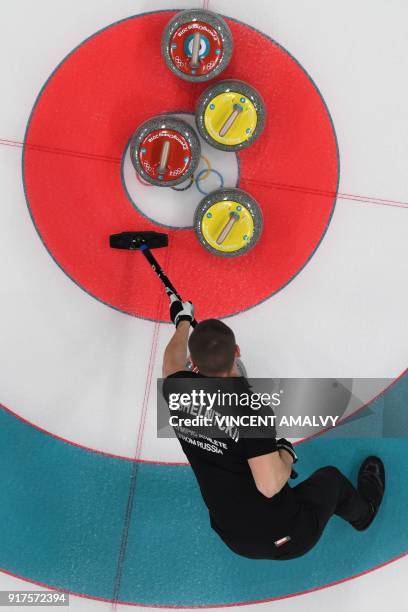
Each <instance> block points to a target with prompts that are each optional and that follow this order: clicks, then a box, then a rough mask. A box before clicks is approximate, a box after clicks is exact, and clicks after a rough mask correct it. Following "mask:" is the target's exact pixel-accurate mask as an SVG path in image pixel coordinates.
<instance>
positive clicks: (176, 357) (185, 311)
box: [162, 291, 194, 378]
mask: <svg viewBox="0 0 408 612" xmlns="http://www.w3.org/2000/svg"><path fill="white" fill-rule="evenodd" d="M168 296H169V299H170V319H171V320H172V322H173V323H174V325H175V326H176V331H175V332H174V334H173V337H172V339H171V340H170V342H169V343H168V345H167V347H166V350H165V351H164V357H163V368H162V374H163V378H167V376H170V375H171V374H174V373H175V372H180V371H181V370H185V369H186V363H187V348H188V336H189V333H190V324H191V322H192V321H193V319H194V306H193V304H192V303H191V302H182V301H181V300H179V299H178V297H177V296H176V295H175V294H174V293H171V292H170V291H168Z"/></svg>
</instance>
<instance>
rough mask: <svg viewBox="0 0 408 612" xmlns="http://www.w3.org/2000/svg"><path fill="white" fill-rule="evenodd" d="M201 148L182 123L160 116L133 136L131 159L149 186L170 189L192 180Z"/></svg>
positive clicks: (186, 124) (188, 127)
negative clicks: (190, 177)
mask: <svg viewBox="0 0 408 612" xmlns="http://www.w3.org/2000/svg"><path fill="white" fill-rule="evenodd" d="M200 154H201V145H200V141H199V139H198V136H197V134H196V132H195V131H194V129H193V128H192V127H191V126H190V125H189V124H188V123H187V122H186V121H183V120H182V119H176V118H174V117H171V116H169V115H159V116H157V117H153V118H152V119H149V120H148V121H145V122H144V123H142V125H141V126H139V127H138V129H137V130H136V132H135V133H134V134H133V136H132V140H131V143H130V157H131V160H132V163H133V166H134V168H135V170H136V172H137V173H138V174H139V175H140V176H141V177H142V178H143V179H144V180H145V181H147V182H148V183H151V184H152V185H157V186H159V187H172V186H173V185H178V184H179V183H182V182H183V181H185V180H186V179H187V178H188V177H189V176H191V175H192V174H193V173H194V172H195V170H196V169H197V166H198V164H199V161H200Z"/></svg>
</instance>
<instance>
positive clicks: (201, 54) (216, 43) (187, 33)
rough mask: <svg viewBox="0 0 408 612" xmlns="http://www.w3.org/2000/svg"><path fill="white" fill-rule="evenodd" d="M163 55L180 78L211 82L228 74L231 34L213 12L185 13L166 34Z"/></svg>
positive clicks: (163, 40)
mask: <svg viewBox="0 0 408 612" xmlns="http://www.w3.org/2000/svg"><path fill="white" fill-rule="evenodd" d="M162 53H163V57H164V60H165V62H166V64H167V66H168V67H169V68H170V70H172V71H173V72H174V73H175V74H177V76H179V77H181V78H182V79H185V80H187V81H207V80H209V79H213V78H214V77H216V76H217V75H219V74H220V73H221V72H222V71H223V70H225V68H226V67H227V65H228V63H229V61H230V59H231V55H232V35H231V31H230V29H229V27H228V25H227V24H226V22H225V21H224V19H222V17H220V16H219V15H217V14H216V13H213V12H212V11H206V10H203V9H193V10H188V11H181V12H180V13H177V15H175V16H174V17H173V19H171V20H170V22H169V23H168V24H167V26H166V29H165V30H164V33H163V38H162Z"/></svg>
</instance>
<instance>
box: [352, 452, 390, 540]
mask: <svg viewBox="0 0 408 612" xmlns="http://www.w3.org/2000/svg"><path fill="white" fill-rule="evenodd" d="M357 489H358V492H359V493H360V494H361V496H362V497H364V499H365V500H366V501H367V502H368V505H369V508H370V513H369V517H368V519H367V520H366V521H364V523H363V525H359V526H356V525H354V527H355V528H356V529H358V531H364V530H365V529H367V528H368V527H369V526H370V525H371V523H372V522H373V520H374V518H375V517H376V515H377V512H378V510H379V508H380V505H381V502H382V499H383V497H384V491H385V470H384V464H383V462H382V461H381V459H380V458H379V457H367V459H365V460H364V461H363V463H362V464H361V466H360V469H359V472H358V485H357Z"/></svg>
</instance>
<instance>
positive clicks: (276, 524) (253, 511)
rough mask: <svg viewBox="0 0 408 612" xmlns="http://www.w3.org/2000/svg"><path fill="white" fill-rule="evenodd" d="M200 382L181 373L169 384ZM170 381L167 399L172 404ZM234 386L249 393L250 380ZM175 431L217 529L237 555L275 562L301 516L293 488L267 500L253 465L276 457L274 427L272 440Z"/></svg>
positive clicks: (173, 375) (238, 379)
mask: <svg viewBox="0 0 408 612" xmlns="http://www.w3.org/2000/svg"><path fill="white" fill-rule="evenodd" d="M197 377H198V378H205V377H203V376H201V375H200V374H196V373H194V372H189V371H182V372H177V373H175V374H172V375H171V376H170V377H169V378H172V379H173V378H184V379H188V378H197ZM166 380H168V379H166ZM166 380H165V381H164V385H163V394H164V396H165V397H166V399H168V389H169V385H166ZM219 380H220V381H222V380H223V379H219ZM228 380H229V381H231V379H228ZM234 381H235V382H234V384H235V385H236V386H237V387H242V388H247V389H249V387H248V383H247V381H246V379H245V378H236V379H234ZM220 384H221V385H222V382H220ZM174 431H175V433H176V435H177V437H178V439H179V442H180V444H181V446H182V448H183V451H184V453H185V454H186V456H187V459H188V461H189V463H190V465H191V467H192V469H193V471H194V474H195V476H196V478H197V481H198V484H199V487H200V490H201V494H202V496H203V499H204V501H205V504H206V506H207V508H208V510H209V514H210V522H211V526H212V528H213V529H214V530H215V531H216V532H217V533H218V534H219V536H220V537H221V538H222V539H223V541H224V542H225V543H226V544H227V545H228V546H229V547H230V548H231V549H232V550H234V551H235V552H236V553H238V554H241V555H244V556H247V557H251V558H271V557H272V558H273V557H274V551H276V545H275V542H276V541H278V540H280V539H281V538H284V537H286V536H287V535H288V534H289V533H290V529H291V526H293V522H294V520H295V518H296V516H297V515H298V513H299V511H300V508H299V504H298V502H297V500H296V498H295V495H294V494H293V491H292V489H291V488H290V487H289V485H288V484H285V486H284V487H283V488H282V489H281V491H280V492H279V493H278V494H276V495H274V496H273V497H272V498H267V497H265V496H264V495H262V493H260V492H259V491H258V489H257V488H256V485H255V481H254V479H253V476H252V472H251V470H250V467H249V464H248V459H250V458H251V457H258V456H260V455H265V454H267V453H272V452H275V451H277V445H276V437H275V430H274V428H273V427H271V431H270V437H267V438H265V437H258V438H248V437H245V436H239V437H238V439H237V438H236V437H235V438H231V437H229V436H227V437H222V438H217V437H215V436H214V437H213V436H211V437H207V438H205V437H204V436H200V435H197V434H196V433H195V432H194V429H192V428H187V429H186V428H183V427H174ZM277 556H279V555H278V554H277Z"/></svg>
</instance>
